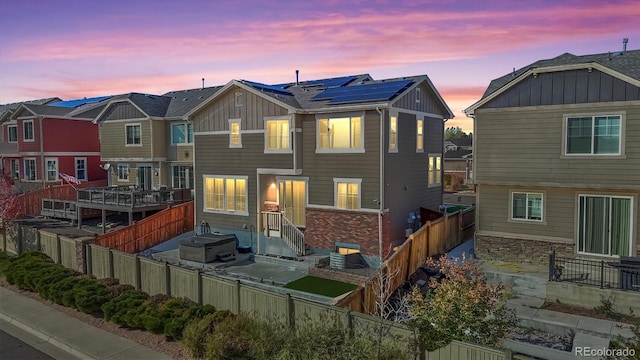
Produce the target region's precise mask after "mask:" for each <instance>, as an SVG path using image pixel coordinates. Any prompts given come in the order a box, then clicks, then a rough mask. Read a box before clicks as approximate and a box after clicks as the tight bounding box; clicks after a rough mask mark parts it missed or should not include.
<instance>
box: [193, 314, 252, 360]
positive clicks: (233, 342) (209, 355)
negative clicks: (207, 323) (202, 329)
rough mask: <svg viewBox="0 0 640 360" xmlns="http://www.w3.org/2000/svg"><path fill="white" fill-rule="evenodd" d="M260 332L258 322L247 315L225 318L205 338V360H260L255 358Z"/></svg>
mask: <svg viewBox="0 0 640 360" xmlns="http://www.w3.org/2000/svg"><path fill="white" fill-rule="evenodd" d="M260 330H261V324H260V322H259V321H257V320H255V319H253V318H251V317H249V316H247V315H243V314H241V315H238V316H236V317H228V318H226V319H225V320H224V321H222V322H221V323H219V324H218V326H217V327H216V330H215V331H214V333H213V334H211V335H209V336H207V340H206V345H205V359H207V360H220V359H261V358H262V357H258V356H256V353H257V351H256V345H257V344H256V339H258V338H260V336H259V335H258V334H259V332H260Z"/></svg>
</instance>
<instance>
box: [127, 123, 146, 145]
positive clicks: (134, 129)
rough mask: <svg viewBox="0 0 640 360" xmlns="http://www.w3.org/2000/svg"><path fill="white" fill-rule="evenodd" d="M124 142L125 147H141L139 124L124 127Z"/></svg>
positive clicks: (140, 128)
mask: <svg viewBox="0 0 640 360" xmlns="http://www.w3.org/2000/svg"><path fill="white" fill-rule="evenodd" d="M125 132H126V140H125V141H126V142H125V144H126V145H127V146H140V145H142V127H141V125H140V124H127V125H125Z"/></svg>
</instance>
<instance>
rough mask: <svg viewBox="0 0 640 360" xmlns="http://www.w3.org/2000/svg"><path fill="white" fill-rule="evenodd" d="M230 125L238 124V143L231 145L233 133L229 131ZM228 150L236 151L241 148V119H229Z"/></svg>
mask: <svg viewBox="0 0 640 360" xmlns="http://www.w3.org/2000/svg"><path fill="white" fill-rule="evenodd" d="M231 124H238V126H239V127H238V143H237V144H233V143H232V142H231V138H232V137H233V132H232V131H231ZM229 148H231V149H238V148H242V119H229Z"/></svg>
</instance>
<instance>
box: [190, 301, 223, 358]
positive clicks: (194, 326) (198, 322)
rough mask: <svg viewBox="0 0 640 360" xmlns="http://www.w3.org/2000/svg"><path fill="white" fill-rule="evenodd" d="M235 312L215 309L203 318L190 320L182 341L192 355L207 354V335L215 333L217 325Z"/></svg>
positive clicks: (201, 355)
mask: <svg viewBox="0 0 640 360" xmlns="http://www.w3.org/2000/svg"><path fill="white" fill-rule="evenodd" d="M228 317H233V314H232V313H231V312H230V311H228V310H222V311H215V312H213V313H211V314H208V315H205V316H204V317H202V318H201V319H195V320H193V321H191V322H189V323H188V324H187V325H186V326H185V328H184V331H183V337H182V342H183V343H184V345H185V347H186V348H187V350H189V352H190V353H191V355H192V356H194V357H198V358H201V357H203V356H204V354H205V342H206V338H207V335H210V334H213V331H214V329H215V328H216V326H217V325H218V324H219V323H221V322H222V321H224V319H226V318H228Z"/></svg>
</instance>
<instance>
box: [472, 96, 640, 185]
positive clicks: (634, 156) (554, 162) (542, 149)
mask: <svg viewBox="0 0 640 360" xmlns="http://www.w3.org/2000/svg"><path fill="white" fill-rule="evenodd" d="M576 114H579V115H590V114H608V115H617V114H621V115H623V117H624V118H625V121H624V124H625V126H624V128H623V130H622V134H623V137H624V154H623V155H624V156H623V157H610V156H581V157H580V158H574V157H568V156H563V152H564V149H563V137H564V136H565V135H564V131H565V130H564V126H565V125H564V118H565V116H567V115H576ZM475 121H476V134H474V135H475V136H474V142H475V144H474V145H475V154H474V173H475V181H476V183H477V184H492V183H494V184H495V183H501V184H523V185H524V184H529V185H530V184H545V185H546V186H571V187H585V188H603V189H615V188H624V189H636V190H638V189H640V102H638V101H634V102H626V103H599V104H581V105H571V106H539V107H526V108H505V109H478V110H477V111H476V120H475Z"/></svg>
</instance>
